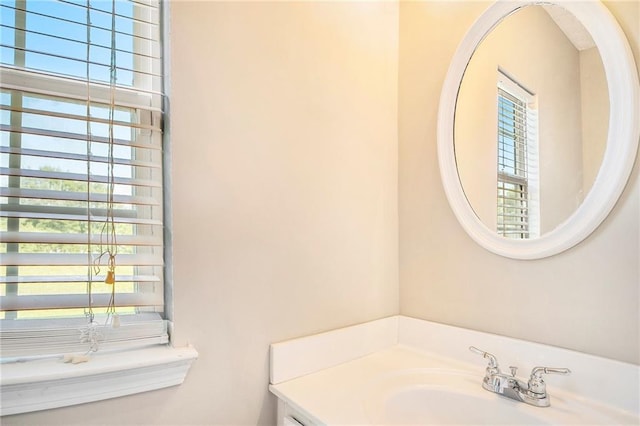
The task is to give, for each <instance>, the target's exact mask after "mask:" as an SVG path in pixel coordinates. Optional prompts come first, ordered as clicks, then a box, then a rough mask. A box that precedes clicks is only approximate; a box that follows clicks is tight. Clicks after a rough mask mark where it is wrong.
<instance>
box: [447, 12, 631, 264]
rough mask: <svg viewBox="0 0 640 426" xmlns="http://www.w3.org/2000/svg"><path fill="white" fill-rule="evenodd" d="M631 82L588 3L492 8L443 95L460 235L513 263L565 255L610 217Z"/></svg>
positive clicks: (626, 168)
mask: <svg viewBox="0 0 640 426" xmlns="http://www.w3.org/2000/svg"><path fill="white" fill-rule="evenodd" d="M638 103H639V89H638V76H637V71H636V67H635V62H634V60H633V56H632V54H631V50H630V48H629V46H628V43H627V41H626V38H625V37H624V34H623V33H622V31H621V29H620V28H619V26H618V24H617V22H616V21H615V18H613V16H611V14H610V12H609V11H608V10H607V9H606V7H605V6H603V5H602V4H601V3H600V2H598V1H588V2H579V3H576V2H571V1H555V2H548V3H545V4H544V5H541V4H540V2H533V1H532V2H528V1H524V2H517V3H514V2H497V3H495V4H494V5H492V6H491V7H490V8H489V9H487V11H485V13H483V15H482V16H481V17H480V18H479V19H478V20H477V21H476V22H475V24H474V25H473V26H472V28H471V29H470V31H469V32H468V33H467V35H466V36H465V38H464V39H463V41H462V43H461V45H460V46H459V48H458V50H457V52H456V54H455V55H454V58H453V61H452V63H451V66H450V68H449V72H448V74H447V77H446V79H445V83H444V86H443V91H442V96H441V101H440V112H439V118H438V157H439V162H440V171H441V175H442V179H443V185H444V188H445V192H446V194H447V198H448V199H449V202H450V204H451V207H452V209H453V211H454V213H455V214H456V217H457V218H458V220H459V222H460V223H461V225H462V226H463V228H464V229H465V230H466V231H467V232H468V233H469V235H470V236H471V237H472V238H473V239H474V240H475V241H476V242H478V243H479V244H480V245H482V246H483V247H485V248H487V249H488V250H490V251H492V252H494V253H497V254H500V255H503V256H507V257H511V258H516V259H536V258H542V257H547V256H551V255H554V254H557V253H559V252H561V251H564V250H566V249H568V248H570V247H572V246H574V245H575V244H577V243H579V242H580V241H582V240H583V239H584V238H586V237H587V236H588V235H589V234H590V233H591V232H593V230H594V229H596V228H597V227H598V225H599V224H600V223H601V222H602V221H603V220H604V218H605V217H606V216H607V215H608V213H609V212H610V211H611V209H612V208H613V206H614V205H615V202H616V201H617V199H618V197H619V196H620V194H621V193H622V190H623V189H624V186H625V184H626V182H627V180H628V177H629V175H630V173H631V169H632V167H633V163H634V160H635V156H636V151H637V148H638V138H639V135H640V124H639V120H638V118H637V117H638V113H639V110H640V108H639V106H638Z"/></svg>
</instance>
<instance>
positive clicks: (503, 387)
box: [469, 346, 571, 407]
mask: <svg viewBox="0 0 640 426" xmlns="http://www.w3.org/2000/svg"><path fill="white" fill-rule="evenodd" d="M469 350H470V351H471V352H473V353H476V354H478V355H482V356H483V357H484V358H486V359H487V360H488V365H487V369H486V371H485V376H484V379H482V387H483V388H484V389H486V390H488V391H490V392H494V393H497V394H499V395H503V396H506V397H508V398H511V399H515V400H516V401H522V402H525V403H527V404H531V405H535V406H536V407H548V406H549V405H550V403H549V395H548V394H547V388H546V385H545V383H544V380H542V375H543V374H569V373H571V370H569V369H568V368H549V367H535V368H534V369H533V370H531V377H529V381H528V382H526V383H525V382H524V381H522V380H518V378H516V371H517V370H518V369H517V367H509V370H510V372H509V373H504V372H502V371H501V370H500V367H499V366H498V360H497V359H496V357H495V356H493V355H492V354H490V353H489V352H485V351H482V350H480V349H478V348H476V347H474V346H469Z"/></svg>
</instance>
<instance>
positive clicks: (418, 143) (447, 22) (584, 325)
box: [398, 1, 640, 363]
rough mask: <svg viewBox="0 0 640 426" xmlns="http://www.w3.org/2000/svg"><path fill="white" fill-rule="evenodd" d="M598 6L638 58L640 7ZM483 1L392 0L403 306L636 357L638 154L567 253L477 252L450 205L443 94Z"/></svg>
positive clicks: (639, 335) (449, 320)
mask: <svg viewBox="0 0 640 426" xmlns="http://www.w3.org/2000/svg"><path fill="white" fill-rule="evenodd" d="M605 5H607V7H608V8H609V9H610V10H611V11H612V13H613V14H614V16H615V17H616V18H617V19H618V21H619V22H620V24H621V26H622V28H623V30H624V31H625V33H626V35H627V38H628V39H629V40H630V44H631V46H632V50H633V52H634V55H635V58H636V62H639V60H640V3H638V2H625V1H615V2H606V3H605ZM487 6H488V3H481V2H403V3H401V5H400V69H399V72H400V79H399V81H400V92H399V96H400V98H399V114H398V118H399V135H400V140H399V162H400V165H399V172H400V178H399V214H400V297H401V303H400V312H401V313H402V314H403V315H408V316H414V317H418V318H422V319H427V320H432V321H436V322H442V323H446V324H452V325H458V326H462V327H468V328H471V329H475V330H481V331H486V332H492V333H497V334H501V335H507V336H513V337H517V338H522V339H526V340H532V341H535V342H542V343H546V344H551V345H556V346H561V347H565V348H570V349H576V350H579V351H584V352H587V353H591V354H596V355H601V356H606V357H611V358H614V359H619V360H623V361H627V362H633V363H640V316H639V304H640V229H639V228H640V178H639V175H638V162H637V161H636V166H635V168H634V171H633V173H632V176H631V178H630V180H629V183H628V185H627V187H626V190H625V191H624V193H623V195H622V197H621V199H620V200H619V202H618V204H617V205H616V207H615V208H614V210H613V211H612V213H611V214H610V215H609V216H608V218H607V219H606V220H605V221H604V223H603V224H602V225H601V226H600V227H599V228H598V229H597V230H596V231H595V232H594V233H593V234H592V235H591V236H590V237H589V238H587V239H586V240H584V241H583V242H582V243H580V244H579V245H578V246H576V247H574V248H573V249H570V250H568V251H566V252H564V253H561V254H559V255H556V256H553V257H550V258H546V259H542V260H534V261H522V260H512V259H507V258H502V257H500V256H497V255H494V254H492V253H490V252H488V251H486V250H484V249H483V248H481V247H480V246H479V245H477V244H476V243H475V242H474V241H473V240H472V239H471V238H470V237H469V236H467V234H466V233H465V232H464V231H463V230H462V228H461V226H460V225H459V224H458V222H457V220H456V218H455V216H454V214H453V212H452V210H451V209H450V207H449V205H448V203H447V199H446V197H445V194H444V191H443V189H442V184H441V181H440V173H439V170H438V163H437V157H436V124H437V111H438V101H439V96H440V91H441V89H442V83H443V81H444V76H445V73H446V71H447V67H448V64H449V62H450V60H451V57H452V55H453V53H454V52H455V50H456V48H457V46H458V44H459V43H460V41H461V40H462V38H463V36H464V34H465V32H466V30H467V28H469V26H470V25H471V24H472V23H473V22H474V20H475V19H476V18H477V17H478V16H479V14H480V13H482V11H483V10H484V9H485V8H486V7H487ZM485 349H486V350H490V348H485Z"/></svg>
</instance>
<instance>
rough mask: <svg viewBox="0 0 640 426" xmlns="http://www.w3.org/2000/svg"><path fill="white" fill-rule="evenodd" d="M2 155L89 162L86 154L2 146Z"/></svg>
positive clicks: (105, 159) (122, 161)
mask: <svg viewBox="0 0 640 426" xmlns="http://www.w3.org/2000/svg"><path fill="white" fill-rule="evenodd" d="M0 153H3V154H12V155H24V156H31V157H43V158H57V159H60V160H79V161H84V162H86V161H87V155H86V154H74V153H70V152H62V151H44V150H40V149H24V148H12V147H6V146H0ZM91 161H92V162H95V163H107V164H108V163H109V158H108V157H102V156H97V155H93V156H91ZM114 164H118V165H124V166H137V167H148V168H154V169H159V168H161V167H162V165H161V164H159V163H157V162H152V161H141V160H128V159H123V158H116V159H114Z"/></svg>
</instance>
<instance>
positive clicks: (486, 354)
mask: <svg viewBox="0 0 640 426" xmlns="http://www.w3.org/2000/svg"><path fill="white" fill-rule="evenodd" d="M469 350H470V351H471V352H473V353H474V354H478V355H482V357H483V358H486V359H488V360H489V365H488V366H487V369H492V370H496V372H497V370H498V360H497V359H496V357H495V356H494V355H492V354H490V353H489V352H485V351H483V350H481V349H478V348H476V347H475V346H469Z"/></svg>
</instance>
